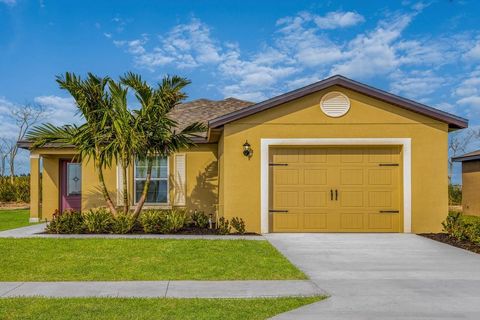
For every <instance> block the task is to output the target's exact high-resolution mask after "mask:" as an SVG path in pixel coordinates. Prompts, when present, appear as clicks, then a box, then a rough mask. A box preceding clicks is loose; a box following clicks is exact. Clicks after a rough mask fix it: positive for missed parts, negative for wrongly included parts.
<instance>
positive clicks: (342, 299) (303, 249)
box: [266, 234, 480, 320]
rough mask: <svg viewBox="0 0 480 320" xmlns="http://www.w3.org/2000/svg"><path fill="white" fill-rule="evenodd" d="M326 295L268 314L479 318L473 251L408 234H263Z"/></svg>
mask: <svg viewBox="0 0 480 320" xmlns="http://www.w3.org/2000/svg"><path fill="white" fill-rule="evenodd" d="M266 237H267V239H268V240H269V241H270V242H271V243H272V244H273V245H274V246H275V247H277V248H278V249H279V250H280V251H281V252H282V253H283V254H284V255H286V256H287V258H288V259H290V261H292V262H293V263H294V264H295V265H297V266H298V267H299V268H300V269H301V270H303V271H304V272H305V273H306V274H307V275H308V276H309V277H310V278H311V280H312V281H313V282H315V283H316V284H317V285H318V286H320V287H321V288H322V289H324V290H325V291H326V292H327V293H328V294H329V295H330V298H329V299H327V300H324V301H321V302H318V303H314V304H311V305H308V306H305V307H302V308H299V309H296V310H293V311H290V312H287V313H285V314H282V315H279V316H276V317H275V318H274V319H322V320H331V319H476V320H478V319H480V255H479V254H475V253H472V252H468V251H465V250H462V249H458V248H455V247H452V246H449V245H446V244H443V243H439V242H436V241H433V240H430V239H427V238H424V237H420V236H417V235H413V234H270V235H266Z"/></svg>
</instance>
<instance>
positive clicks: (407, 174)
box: [260, 138, 412, 233]
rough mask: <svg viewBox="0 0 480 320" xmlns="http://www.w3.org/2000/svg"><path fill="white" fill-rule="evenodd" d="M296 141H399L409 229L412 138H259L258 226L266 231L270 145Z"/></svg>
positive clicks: (405, 221) (408, 228)
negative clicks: (401, 151)
mask: <svg viewBox="0 0 480 320" xmlns="http://www.w3.org/2000/svg"><path fill="white" fill-rule="evenodd" d="M282 145H286V146H298V145H306V146H308V145H310V146H311V145H319V146H321V145H400V146H402V149H403V232H405V233H410V232H412V146H411V145H412V139H411V138H318V139H317V138H306V139H268V138H267V139H260V192H261V195H260V213H261V215H260V230H261V232H262V233H268V232H269V225H268V206H269V203H268V199H269V184H268V181H269V167H268V161H269V150H270V146H282Z"/></svg>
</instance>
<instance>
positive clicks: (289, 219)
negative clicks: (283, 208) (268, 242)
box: [273, 212, 301, 232]
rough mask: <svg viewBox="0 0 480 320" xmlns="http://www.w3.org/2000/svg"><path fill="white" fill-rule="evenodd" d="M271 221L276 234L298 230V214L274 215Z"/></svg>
mask: <svg viewBox="0 0 480 320" xmlns="http://www.w3.org/2000/svg"><path fill="white" fill-rule="evenodd" d="M273 217H274V219H273V224H274V225H273V227H274V230H276V231H277V232H282V231H284V232H288V231H297V230H299V229H301V228H300V225H299V214H296V213H294V212H292V213H278V212H277V213H275V214H274V216H273Z"/></svg>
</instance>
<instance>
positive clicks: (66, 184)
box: [60, 160, 82, 211]
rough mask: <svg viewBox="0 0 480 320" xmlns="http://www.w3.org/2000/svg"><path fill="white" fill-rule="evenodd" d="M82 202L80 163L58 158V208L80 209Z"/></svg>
mask: <svg viewBox="0 0 480 320" xmlns="http://www.w3.org/2000/svg"><path fill="white" fill-rule="evenodd" d="M81 202H82V164H81V163H79V162H72V161H71V160H60V210H61V211H64V210H66V209H73V210H77V211H80V207H81Z"/></svg>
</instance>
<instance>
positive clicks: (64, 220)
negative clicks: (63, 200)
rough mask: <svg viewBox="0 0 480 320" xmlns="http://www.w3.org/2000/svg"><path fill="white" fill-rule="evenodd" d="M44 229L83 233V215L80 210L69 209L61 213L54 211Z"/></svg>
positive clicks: (51, 231)
mask: <svg viewBox="0 0 480 320" xmlns="http://www.w3.org/2000/svg"><path fill="white" fill-rule="evenodd" d="M46 231H47V232H48V233H59V234H75V233H83V232H84V231H85V226H84V224H83V216H82V214H81V213H80V212H78V211H74V210H71V209H68V210H65V211H63V212H61V213H60V212H58V211H56V212H55V213H54V214H53V217H52V221H50V223H49V224H48V225H47V228H46Z"/></svg>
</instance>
